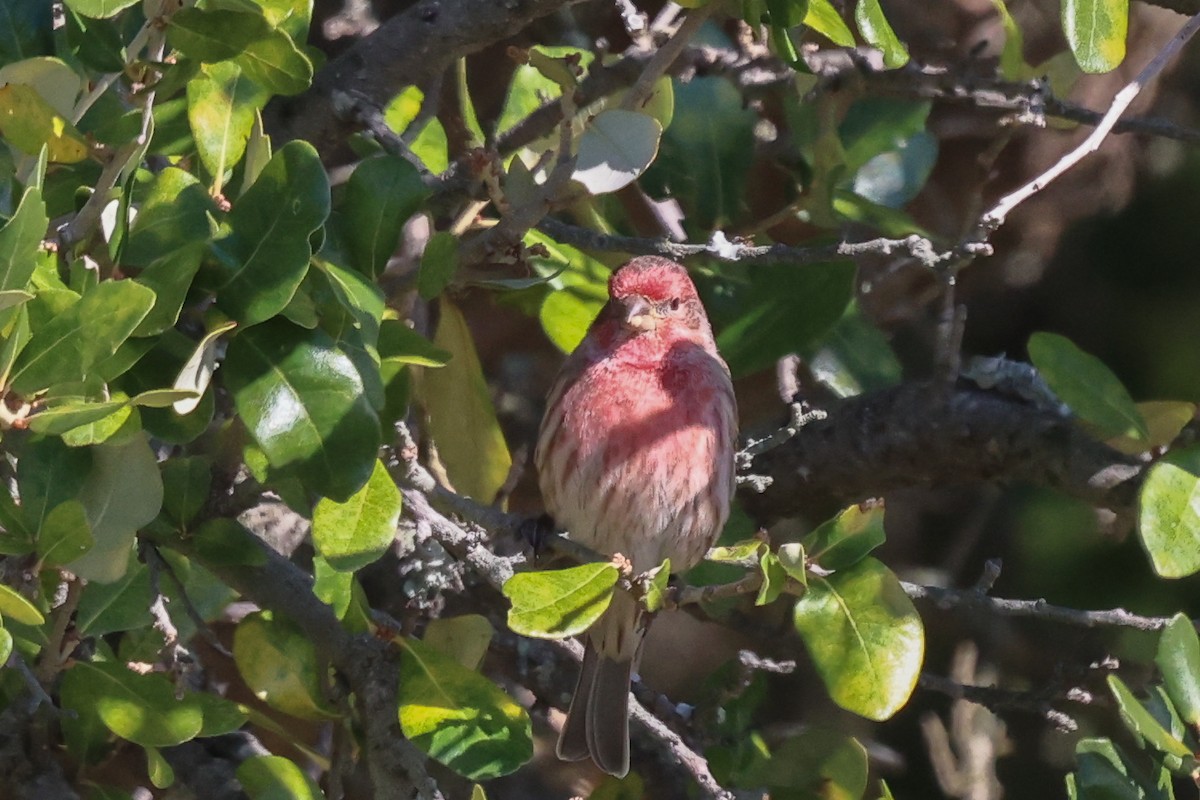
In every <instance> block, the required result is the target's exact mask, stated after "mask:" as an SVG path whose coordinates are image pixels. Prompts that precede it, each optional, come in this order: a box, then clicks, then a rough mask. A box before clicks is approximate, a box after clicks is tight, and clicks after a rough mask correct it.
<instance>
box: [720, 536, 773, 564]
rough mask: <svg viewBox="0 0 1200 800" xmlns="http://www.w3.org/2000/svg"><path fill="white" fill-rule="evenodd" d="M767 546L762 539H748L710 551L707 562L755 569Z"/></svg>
mask: <svg viewBox="0 0 1200 800" xmlns="http://www.w3.org/2000/svg"><path fill="white" fill-rule="evenodd" d="M765 547H766V544H765V543H764V542H763V541H762V540H761V539H746V540H745V541H742V542H737V543H736V544H731V545H725V546H721V547H714V548H713V549H711V550H709V551H708V556H707V560H709V561H713V562H716V563H718V564H737V565H739V566H745V567H753V566H755V565H756V564H758V559H759V557H760V555H761V554H762V553H763V552H764V548H765Z"/></svg>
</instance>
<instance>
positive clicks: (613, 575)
mask: <svg viewBox="0 0 1200 800" xmlns="http://www.w3.org/2000/svg"><path fill="white" fill-rule="evenodd" d="M620 575H621V573H620V571H619V570H617V568H616V567H614V566H613V565H612V564H608V563H602V564H581V565H580V566H578V567H569V568H567V569H555V570H541V571H538V572H519V573H517V574H516V575H513V576H512V577H511V578H509V579H508V581H507V582H506V583H505V584H504V596H505V597H507V598H508V599H509V601H510V602H511V603H512V608H510V609H509V610H508V627H509V628H511V629H512V630H513V631H514V632H515V633H519V634H521V635H523V636H534V637H537V638H539V639H565V638H566V637H568V636H577V635H579V634H581V633H583V632H584V631H585V630H587V629H588V628H590V627H591V626H592V624H593V623H595V621H596V620H598V619H600V615H601V614H603V613H604V612H605V610H606V609H607V608H608V604H609V603H611V602H612V596H613V591H614V587H615V586H616V585H617V579H618V578H619V577H620Z"/></svg>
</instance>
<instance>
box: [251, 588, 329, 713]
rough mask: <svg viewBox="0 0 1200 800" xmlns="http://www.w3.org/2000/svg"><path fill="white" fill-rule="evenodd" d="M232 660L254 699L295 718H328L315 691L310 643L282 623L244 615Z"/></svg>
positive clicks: (315, 665) (316, 676)
mask: <svg viewBox="0 0 1200 800" xmlns="http://www.w3.org/2000/svg"><path fill="white" fill-rule="evenodd" d="M233 658H234V661H235V662H237V668H238V672H239V673H241V675H242V680H244V681H245V682H246V685H247V686H249V687H250V690H251V691H253V692H254V696H255V697H257V698H258V699H259V700H262V701H264V702H265V703H266V704H267V705H269V706H271V707H272V708H274V709H278V710H279V711H282V712H284V713H285V714H291V715H292V716H293V717H300V718H301V719H312V720H323V719H329V718H331V717H333V716H335V715H334V714H333V711H332V709H330V708H329V705H328V703H327V702H326V701H325V698H324V695H323V693H322V690H321V686H322V681H321V675H320V672H319V667H318V661H317V653H316V650H315V649H314V647H313V643H312V642H311V641H310V640H309V639H308V637H306V636H305V635H304V634H303V633H302V632H301V631H300V629H299V628H297V627H296V626H295V624H293V623H292V622H290V621H289V620H286V619H273V618H272V617H271V616H270V615H268V614H266V613H264V612H261V611H260V612H256V613H254V614H251V615H249V616H248V617H246V618H245V619H243V620H242V621H241V623H239V624H238V626H237V630H236V631H234V634H233Z"/></svg>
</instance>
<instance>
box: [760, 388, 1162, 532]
mask: <svg viewBox="0 0 1200 800" xmlns="http://www.w3.org/2000/svg"><path fill="white" fill-rule="evenodd" d="M825 410H826V411H827V413H828V417H827V418H825V419H822V420H815V421H813V422H811V423H809V424H807V425H805V426H804V427H803V428H801V429H799V430H798V431H796V433H795V435H794V436H792V437H790V438H789V439H788V440H787V441H786V442H784V443H783V444H781V445H780V446H778V447H776V448H774V449H772V450H769V451H767V452H765V453H761V454H759V455H757V456H756V457H755V458H754V459H753V462H752V464H751V465H750V467H749V472H750V473H753V474H756V475H759V476H764V477H767V478H769V479H770V480H769V481H765V482H764V483H763V485H760V486H758V487H756V488H761V491H756V490H753V489H749V488H745V487H743V488H742V489H741V492H740V494H741V499H742V503H743V505H744V506H745V508H746V509H747V511H748V512H749V513H750V515H751V516H752V517H754V518H755V519H756V520H757V521H758V522H759V523H760V524H763V525H767V524H770V523H771V522H773V521H775V520H778V519H780V518H782V517H788V516H796V515H801V514H806V513H809V514H811V513H812V512H813V511H814V509H827V508H830V507H832V508H844V507H845V506H847V505H849V504H851V503H856V502H860V501H862V500H865V499H868V498H871V497H878V496H880V495H883V494H887V493H888V492H893V491H897V490H900V489H909V488H917V487H926V486H947V485H957V484H969V483H979V482H990V483H1026V484H1032V485H1035V486H1045V487H1049V488H1053V489H1057V490H1059V491H1062V492H1064V493H1065V494H1068V495H1070V496H1073V497H1077V498H1080V499H1082V500H1086V501H1087V502H1089V503H1091V504H1092V505H1094V506H1098V507H1102V508H1107V509H1111V510H1112V511H1114V512H1116V514H1117V516H1118V517H1119V518H1124V519H1132V516H1133V514H1134V509H1135V507H1136V501H1137V493H1138V489H1139V488H1140V486H1141V483H1142V480H1143V478H1144V472H1145V469H1146V465H1145V464H1144V463H1142V462H1141V461H1139V460H1138V459H1137V458H1135V457H1132V456H1128V455H1124V454H1122V453H1120V452H1118V451H1116V450H1113V449H1112V448H1110V447H1108V446H1107V445H1105V444H1103V443H1101V442H1098V441H1096V440H1095V439H1093V438H1091V437H1090V436H1089V435H1088V434H1087V433H1086V432H1085V431H1084V430H1083V429H1082V428H1080V427H1079V426H1078V425H1076V424H1075V423H1073V422H1072V421H1071V420H1070V419H1069V418H1067V417H1064V416H1062V415H1061V414H1059V413H1056V412H1055V411H1052V410H1047V409H1044V408H1039V407H1036V406H1034V405H1033V404H1031V403H1030V402H1028V401H1026V400H1024V399H1022V398H1019V397H1011V396H1007V395H1004V394H1001V393H999V392H993V391H983V390H980V389H977V388H966V387H960V388H956V389H952V390H949V391H946V390H945V389H944V387H938V386H935V385H932V384H923V383H907V384H902V385H900V386H895V387H892V388H889V389H884V390H881V391H877V392H872V393H870V394H865V395H860V396H858V397H853V398H850V399H848V400H845V401H843V402H841V403H840V404H839V405H837V406H834V407H831V408H828V409H825Z"/></svg>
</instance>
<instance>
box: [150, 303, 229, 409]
mask: <svg viewBox="0 0 1200 800" xmlns="http://www.w3.org/2000/svg"><path fill="white" fill-rule="evenodd" d="M235 327H237V323H236V322H226V323H223V324H221V325H218V326H217V327H215V328H213V329H212V330H211V331H209V332H208V333H206V334H204V338H202V339H201V340H200V341H199V342H197V343H196V349H195V350H193V351H192V355H191V356H189V357H188V360H187V361H185V362H183V367H182V368H181V369H180V370H179V375H177V376H176V377H175V382H174V383H173V384H172V389H173V390H174V391H176V392H182V393H184V395H185V396H182V397H178V398H175V399H173V400H172V401H171V403H170V405H171V408H172V410H174V412H175V413H176V414H183V415H186V414H190V413H192V412H193V411H195V410H196V407H197V406H199V405H200V400H201V398H202V397H203V396H204V393H205V392H206V391H208V385H209V383H211V382H212V376H213V373H214V372H215V371H216V369H217V344H218V340H219V339H220V338H221V336H223V335H224V334H226V333H228V332H229V331H231V330H233V329H234V328H235ZM138 396H139V397H140V396H141V395H138Z"/></svg>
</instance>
